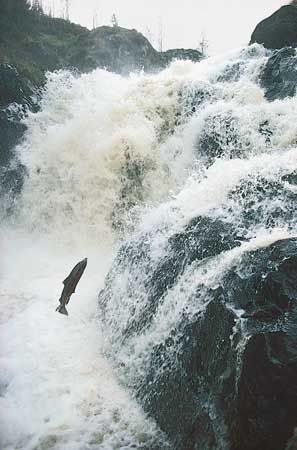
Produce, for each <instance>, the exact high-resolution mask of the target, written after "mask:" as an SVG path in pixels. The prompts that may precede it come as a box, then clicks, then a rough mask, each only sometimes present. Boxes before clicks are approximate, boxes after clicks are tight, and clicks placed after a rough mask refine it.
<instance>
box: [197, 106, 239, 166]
mask: <svg viewBox="0 0 297 450" xmlns="http://www.w3.org/2000/svg"><path fill="white" fill-rule="evenodd" d="M197 150H198V155H199V157H202V158H203V159H204V160H205V162H206V165H207V166H209V165H211V164H212V163H213V162H214V160H215V159H216V158H222V157H225V158H230V159H232V158H235V157H237V156H239V154H240V150H241V143H240V140H239V137H238V133H237V122H236V119H235V118H234V117H233V116H232V113H231V112H230V113H222V114H214V115H210V116H208V117H207V118H206V119H205V123H204V126H203V130H202V132H201V134H200V136H199V140H198V143H197Z"/></svg>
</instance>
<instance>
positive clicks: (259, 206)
mask: <svg viewBox="0 0 297 450" xmlns="http://www.w3.org/2000/svg"><path fill="white" fill-rule="evenodd" d="M294 179H295V178H294V172H293V173H292V174H287V175H284V176H283V177H282V178H281V179H280V180H275V181H271V180H269V179H266V178H264V177H260V176H256V177H251V178H250V179H245V180H242V181H241V182H240V183H239V184H238V185H237V186H236V187H235V188H234V189H233V190H231V191H230V192H229V194H228V197H229V199H230V200H231V202H230V203H229V205H228V206H227V208H228V211H226V214H230V213H231V214H232V215H233V217H237V221H236V224H237V226H238V227H239V228H244V229H248V228H249V227H256V226H259V225H260V224H261V225H262V226H263V225H265V226H266V227H267V228H274V227H278V226H281V223H284V222H285V223H286V224H287V226H288V227H293V226H294V225H295V223H296V218H295V208H294V204H295V202H296V199H297V193H296V191H295V190H294V189H291V186H290V185H291V184H294V183H293V182H294ZM285 181H286V182H285ZM267 200H268V201H267ZM238 211H240V213H238Z"/></svg>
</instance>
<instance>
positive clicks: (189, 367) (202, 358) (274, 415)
mask: <svg viewBox="0 0 297 450" xmlns="http://www.w3.org/2000/svg"><path fill="white" fill-rule="evenodd" d="M242 268H245V270H246V273H245V274H244V272H242V271H241V275H240V276H238V275H237V273H236V272H233V271H231V272H230V273H229V274H228V275H227V277H226V279H225V281H224V283H223V287H222V288H221V289H218V290H217V291H214V292H212V293H209V295H210V296H211V297H212V300H211V301H210V302H209V304H208V305H207V307H206V310H205V312H203V313H200V315H197V316H196V317H194V318H191V319H189V318H187V315H186V314H185V316H184V320H183V321H182V322H181V324H180V326H179V329H178V330H175V331H174V332H173V334H172V336H171V339H168V340H167V342H165V343H164V344H162V345H159V346H157V347H156V348H155V351H154V352H153V356H152V359H151V365H150V370H149V371H148V374H147V376H146V377H145V379H144V380H143V381H140V383H139V386H138V394H137V395H138V397H139V399H140V400H141V402H142V404H143V405H144V408H145V410H146V411H148V412H149V413H150V414H151V415H152V416H153V417H155V418H156V420H157V422H158V423H159V424H160V426H161V428H162V429H163V430H165V431H166V432H167V433H168V435H169V437H170V438H171V441H172V443H173V447H174V448H176V449H188V450H194V449H195V450H198V449H199V450H206V449H207V450H210V449H231V450H282V449H285V445H286V442H287V441H288V439H289V437H290V436H291V434H292V432H293V428H294V426H295V422H296V413H297V379H296V376H295V373H296V369H297V326H296V320H297V305H296V300H297V288H296V286H297V240H296V239H288V240H285V241H280V242H277V243H275V244H273V245H272V246H270V247H268V248H265V249H261V250H257V251H255V252H252V253H250V254H247V255H246V256H245V257H244V258H243V261H242ZM196 295H197V296H199V291H198V292H197V293H196ZM259 305H262V308H261V311H264V310H265V311H266V312H268V311H270V313H269V314H268V315H265V318H264V317H263V316H261V317H257V319H258V321H257V323H256V324H255V322H254V320H255V316H257V314H259V311H260V309H259ZM243 307H244V308H246V310H247V311H249V313H248V314H246V317H248V319H247V320H248V323H247V331H246V333H247V334H246V336H245V338H244V339H245V340H242V339H243V337H242V336H240V332H237V335H236V334H235V329H234V325H235V323H236V321H237V320H238V319H237V317H236V314H235V313H234V312H233V310H234V308H235V310H236V308H238V309H239V308H243ZM276 311H277V312H278V313H277V314H275V312H276ZM279 313H282V315H281V316H280V314H279ZM268 316H270V317H268ZM244 342H245V344H244ZM238 343H239V345H238V346H237V344H238ZM173 345H174V349H175V353H174V358H172V352H171V351H170V347H172V346H173ZM240 354H241V363H240V360H239V359H238V357H239V355H240ZM169 355H171V356H169Z"/></svg>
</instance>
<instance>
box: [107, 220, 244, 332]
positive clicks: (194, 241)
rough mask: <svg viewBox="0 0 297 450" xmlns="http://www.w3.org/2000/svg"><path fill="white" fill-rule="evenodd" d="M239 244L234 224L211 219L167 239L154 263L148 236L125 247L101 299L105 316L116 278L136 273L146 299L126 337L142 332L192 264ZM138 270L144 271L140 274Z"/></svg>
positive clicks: (195, 222) (108, 276) (130, 325)
mask: <svg viewBox="0 0 297 450" xmlns="http://www.w3.org/2000/svg"><path fill="white" fill-rule="evenodd" d="M240 241H241V238H240V237H238V236H237V235H236V233H235V231H234V229H233V227H232V225H231V224H229V223H224V222H223V221H221V220H218V219H212V218H209V217H197V218H195V219H193V220H192V221H191V222H190V223H189V224H188V225H187V226H186V227H185V228H184V229H183V230H182V231H181V232H179V233H176V234H173V235H172V236H171V237H170V238H169V239H168V241H167V244H166V247H165V248H164V257H163V258H162V259H161V260H158V261H155V260H154V259H152V258H151V257H150V245H149V242H150V236H149V235H147V236H142V238H141V239H140V240H138V241H131V242H128V243H127V244H124V245H123V246H122V248H121V249H120V251H119V253H118V255H117V257H116V259H115V262H114V264H113V267H112V269H111V271H110V273H109V274H108V275H107V278H106V282H105V288H104V290H103V291H102V292H101V293H100V296H99V302H100V307H101V310H102V313H103V314H104V309H105V305H107V304H108V301H109V299H110V298H111V297H112V295H113V286H114V281H115V277H117V276H118V275H119V272H121V271H123V272H125V271H127V270H128V271H129V272H130V273H131V274H133V284H137V283H138V282H140V279H141V289H143V294H142V295H145V296H146V298H147V302H146V305H144V306H143V308H142V310H141V313H140V314H138V315H137V316H136V317H135V316H132V317H131V318H130V320H129V323H128V325H127V328H126V337H127V336H130V335H131V334H134V333H139V332H140V331H142V330H143V329H144V328H146V327H148V326H149V324H150V322H151V321H152V319H153V317H154V314H155V313H156V310H157V308H158V307H159V306H160V304H161V303H162V302H163V300H164V296H165V295H166V293H167V291H168V290H169V289H171V288H172V287H173V285H174V284H176V283H177V281H178V279H179V277H180V276H181V275H182V274H183V273H184V270H185V269H186V268H187V267H188V266H189V265H191V264H192V263H194V262H198V261H202V260H205V259H207V258H211V257H214V256H216V255H218V254H220V253H222V252H224V251H227V250H230V249H232V248H234V247H236V246H238V245H240ZM139 267H141V268H142V271H141V273H139ZM144 274H146V275H145V277H144ZM138 277H140V279H138ZM131 288H132V286H131ZM139 289H140V288H139ZM132 290H133V288H132ZM131 294H132V295H133V292H131Z"/></svg>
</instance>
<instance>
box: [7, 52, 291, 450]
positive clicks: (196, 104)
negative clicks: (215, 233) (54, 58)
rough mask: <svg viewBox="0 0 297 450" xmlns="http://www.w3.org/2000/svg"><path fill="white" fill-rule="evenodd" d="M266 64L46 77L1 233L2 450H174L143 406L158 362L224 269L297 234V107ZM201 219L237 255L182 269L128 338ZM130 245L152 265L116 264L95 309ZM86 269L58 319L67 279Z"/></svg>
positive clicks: (226, 62)
mask: <svg viewBox="0 0 297 450" xmlns="http://www.w3.org/2000/svg"><path fill="white" fill-rule="evenodd" d="M267 57H268V56H267V54H266V51H265V50H264V49H263V48H262V47H261V46H257V45H255V46H252V47H249V48H247V49H243V50H240V51H235V52H232V53H229V54H228V55H225V56H223V57H220V58H214V59H209V60H206V61H203V62H201V63H197V64H194V63H191V62H189V61H177V62H174V63H173V64H172V65H171V66H170V67H169V68H168V69H166V70H164V71H163V72H161V73H159V74H157V75H133V76H131V77H129V78H122V77H120V76H117V75H114V74H111V73H108V72H106V71H103V70H96V71H94V72H93V73H91V74H87V75H82V76H77V75H73V74H70V73H68V72H59V73H56V74H50V75H49V76H48V82H47V86H46V90H45V92H44V95H43V98H42V102H41V110H40V112H38V113H36V114H29V116H28V117H27V118H26V124H27V126H28V131H27V133H26V136H25V140H24V142H23V144H22V145H21V146H20V147H19V148H18V150H17V151H18V156H19V158H20V159H21V161H22V163H23V164H24V165H25V167H26V171H27V175H26V179H25V182H24V186H23V190H22V193H21V195H20V197H19V198H18V199H17V200H14V214H13V215H12V216H10V217H9V218H6V219H5V220H3V221H2V222H3V224H2V227H1V267H0V276H1V287H2V288H1V293H0V300H1V303H0V309H1V323H0V327H1V341H2V343H1V369H0V370H1V374H0V395H1V396H0V406H1V411H2V412H4V414H1V418H0V425H1V439H2V443H1V448H3V449H6V450H8V449H12V448H13V449H28V450H33V449H56V450H58V449H59V450H60V449H61V450H66V449H69V450H72V449H73V450H75V449H81V450H87V449H100V450H101V449H102V450H105V449H106V450H107V449H130V448H138V449H147V450H148V449H150V450H151V449H153V448H162V449H164V448H166V447H167V444H166V440H165V437H164V436H163V435H162V433H161V432H160V430H159V429H158V427H157V426H156V424H155V423H154V422H153V421H152V420H151V419H150V418H148V417H147V416H146V415H145V414H144V412H143V411H142V410H141V407H140V406H139V405H138V404H137V402H136V400H135V399H134V397H133V386H134V384H135V383H136V384H137V382H138V380H139V379H141V377H142V376H143V375H144V371H145V370H146V367H147V366H146V364H147V361H148V360H149V357H150V353H151V349H152V348H153V346H154V345H156V344H158V343H162V342H164V340H165V339H166V338H167V337H168V336H169V335H170V332H171V330H172V329H173V328H175V327H178V324H179V322H180V320H181V316H182V315H183V314H184V312H185V310H186V311H187V314H188V315H189V316H191V315H193V314H195V313H196V312H197V311H198V310H203V308H204V307H205V305H206V304H207V289H206V288H208V287H211V288H214V287H216V286H219V285H220V280H221V278H222V276H223V274H224V273H225V272H226V271H227V270H228V268H230V267H231V266H234V265H235V266H236V265H237V266H238V270H244V268H241V267H240V261H241V256H242V255H243V254H244V253H245V252H249V251H251V250H254V249H257V248H260V247H265V246H267V245H269V244H270V243H272V242H274V241H276V240H278V239H280V238H285V237H288V236H296V234H297V227H296V214H295V207H294V202H295V201H296V194H297V187H296V183H295V182H292V173H293V172H294V171H296V170H297V151H296V139H297V122H296V117H297V98H296V97H294V98H290V99H285V100H282V101H274V102H271V103H269V102H267V101H266V100H265V98H264V92H263V89H262V88H261V87H260V85H259V74H260V72H261V69H262V68H263V67H264V65H265V64H266V61H267ZM198 216H199V217H200V218H206V219H207V220H211V221H216V220H219V221H220V223H221V224H224V226H227V227H229V228H232V230H233V232H234V234H236V236H237V238H238V243H237V244H236V246H234V248H232V249H230V250H228V251H222V252H221V253H220V254H219V255H215V254H209V255H207V258H205V260H204V262H203V264H195V263H194V264H193V265H190V266H189V267H186V268H185V270H184V272H183V274H182V276H181V277H180V279H179V281H178V283H175V284H172V285H171V286H169V288H168V286H167V288H166V289H165V291H166V292H165V291H164V298H163V301H162V303H161V304H160V305H159V306H158V308H157V309H156V311H154V315H153V317H150V318H149V320H148V323H147V325H146V326H145V329H144V331H142V332H141V333H137V332H135V330H132V331H131V330H129V326H130V324H131V317H133V318H134V319H135V318H136V319H137V318H139V320H140V321H141V320H142V319H141V317H142V314H143V312H144V311H145V310H146V308H147V304H148V303H149V301H150V295H151V294H152V292H151V289H148V288H147V286H148V284H149V283H150V282H152V280H150V272H151V271H152V269H154V267H155V266H154V264H155V265H157V264H158V261H160V259H161V258H165V259H166V258H167V257H168V258H169V257H170V254H169V253H170V252H169V253H168V242H169V240H170V238H171V237H172V236H174V235H176V234H178V233H180V232H181V231H182V230H183V229H184V228H185V227H186V226H187V224H189V223H190V221H191V220H192V219H195V218H197V217H198ZM123 241H124V242H126V244H125V245H126V246H128V247H129V246H130V247H131V248H135V247H136V248H138V247H139V250H137V251H136V254H138V255H139V254H141V255H142V256H141V257H140V258H139V259H138V260H137V261H134V260H133V258H132V257H131V258H130V257H129V255H130V253H129V252H127V253H126V256H123V258H122V259H121V252H120V253H119V256H118V257H117V260H116V262H115V263H114V265H113V269H112V271H111V273H110V275H109V279H111V282H110V283H109V282H108V280H107V288H106V289H105V291H104V294H103V295H101V296H100V309H99V311H97V296H98V292H99V291H100V289H102V288H103V287H104V278H105V276H106V274H107V272H108V271H109V269H110V267H111V264H112V261H113V259H114V255H115V253H116V251H117V249H118V248H119V246H120V244H121V243H122V242H123ZM202 250H203V249H202ZM137 252H138V253H137ZM127 255H128V256H127ZM131 255H132V253H131ZM86 256H87V257H88V258H89V261H88V267H87V270H86V272H85V274H84V275H83V278H82V280H81V282H80V284H79V285H78V288H77V292H76V294H75V295H74V296H73V298H72V299H71V301H70V305H69V314H70V316H69V317H65V316H60V315H59V314H57V313H55V311H54V310H55V307H56V306H57V300H58V298H59V295H60V291H61V288H62V284H61V282H62V280H63V279H64V278H65V276H66V275H67V274H68V272H69V271H70V269H71V268H72V267H73V265H74V264H75V263H76V262H77V261H78V260H80V259H82V258H84V257H86ZM168 270H170V267H168ZM197 285H201V286H204V287H205V295H204V294H203V292H204V290H203V289H202V290H201V295H200V298H199V301H198V302H197V299H196V300H195V301H193V296H191V293H192V292H193V291H194V290H195V289H196V287H197ZM239 316H240V312H239ZM102 317H104V321H102V320H101V319H102ZM127 330H128V331H129V332H127ZM106 356H109V358H106ZM114 361H117V363H116V365H117V366H118V370H117V371H116V369H115V367H114ZM116 372H117V373H116ZM115 373H116V374H115ZM127 386H130V389H129V390H128V388H127Z"/></svg>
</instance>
